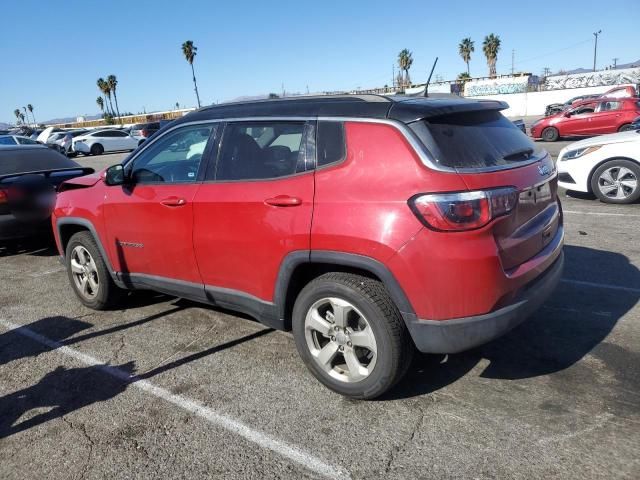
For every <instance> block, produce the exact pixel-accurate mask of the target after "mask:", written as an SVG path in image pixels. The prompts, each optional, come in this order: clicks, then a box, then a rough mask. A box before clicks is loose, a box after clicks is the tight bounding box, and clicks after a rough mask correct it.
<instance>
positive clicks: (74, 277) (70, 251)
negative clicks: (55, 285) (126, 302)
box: [65, 231, 125, 310]
mask: <svg viewBox="0 0 640 480" xmlns="http://www.w3.org/2000/svg"><path fill="white" fill-rule="evenodd" d="M65 265H66V267H67V276H68V277H69V283H71V287H72V288H73V291H74V292H75V294H76V296H77V297H78V299H79V300H80V301H81V302H82V304H83V305H85V306H86V307H89V308H91V309H93V310H108V309H109V308H112V307H114V306H116V305H117V304H119V303H120V301H121V300H122V299H123V298H124V296H125V290H122V289H121V288H118V286H117V285H116V284H115V283H114V282H113V279H112V278H111V274H110V273H109V270H108V269H107V265H106V263H105V261H104V259H103V258H102V255H101V254H100V249H98V246H97V245H96V242H95V240H94V239H93V235H91V233H89V232H87V231H85V232H78V233H76V234H75V235H73V236H72V237H71V239H70V240H69V243H68V244H67V248H66V253H65Z"/></svg>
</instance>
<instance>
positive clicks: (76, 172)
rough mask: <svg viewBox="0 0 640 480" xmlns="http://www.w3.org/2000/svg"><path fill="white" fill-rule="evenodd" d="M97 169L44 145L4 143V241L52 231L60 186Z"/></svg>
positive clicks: (0, 209) (0, 194) (0, 201)
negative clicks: (52, 219) (53, 212)
mask: <svg viewBox="0 0 640 480" xmlns="http://www.w3.org/2000/svg"><path fill="white" fill-rule="evenodd" d="M93 172H94V170H93V169H92V168H85V167H82V166H80V165H78V164H77V163H76V162H74V161H73V160H70V159H68V158H67V157H65V156H64V155H62V154H61V153H59V152H56V151H55V150H51V149H50V148H47V147H46V146H44V145H16V146H13V145H10V146H9V145H7V146H0V242H1V241H4V240H9V239H15V238H22V237H28V236H32V235H36V234H38V233H40V232H43V231H44V232H47V231H50V230H51V223H50V218H51V212H52V210H53V207H54V206H55V200H56V191H57V188H58V186H59V185H60V184H61V183H62V182H64V181H65V180H69V179H71V178H75V177H81V176H83V175H88V174H90V173H93Z"/></svg>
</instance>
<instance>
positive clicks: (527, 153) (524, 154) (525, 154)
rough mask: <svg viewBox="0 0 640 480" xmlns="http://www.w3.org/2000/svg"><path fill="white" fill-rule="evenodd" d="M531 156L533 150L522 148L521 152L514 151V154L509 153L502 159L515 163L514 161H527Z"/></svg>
mask: <svg viewBox="0 0 640 480" xmlns="http://www.w3.org/2000/svg"><path fill="white" fill-rule="evenodd" d="M531 155H533V148H523V149H522V150H516V151H515V152H511V153H510V154H508V155H505V156H504V157H502V159H503V160H507V161H515V160H522V159H525V160H528V159H530V158H531Z"/></svg>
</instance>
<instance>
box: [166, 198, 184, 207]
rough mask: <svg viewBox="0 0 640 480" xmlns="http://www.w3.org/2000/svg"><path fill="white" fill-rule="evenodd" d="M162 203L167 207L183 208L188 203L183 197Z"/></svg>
mask: <svg viewBox="0 0 640 480" xmlns="http://www.w3.org/2000/svg"><path fill="white" fill-rule="evenodd" d="M160 203H161V204H162V205H165V206H167V207H181V206H183V205H186V203H187V201H186V200H185V199H184V198H181V197H167V198H165V199H164V200H160Z"/></svg>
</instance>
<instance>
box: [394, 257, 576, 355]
mask: <svg viewBox="0 0 640 480" xmlns="http://www.w3.org/2000/svg"><path fill="white" fill-rule="evenodd" d="M563 266H564V253H563V252H560V255H559V256H558V258H557V259H556V260H555V262H554V263H553V264H552V265H551V266H550V267H549V268H548V269H547V270H546V271H545V272H544V273H543V274H541V275H540V276H538V277H537V278H536V279H535V280H533V281H532V282H531V283H529V284H527V285H525V286H524V287H523V288H522V289H521V292H520V293H519V294H518V296H517V297H516V299H515V300H514V302H513V303H511V304H510V305H508V306H506V307H503V308H500V309H498V310H495V311H493V312H490V313H487V314H484V315H477V316H472V317H465V318H456V319H452V320H419V319H416V318H415V317H413V316H412V317H413V318H407V317H405V322H406V324H407V327H408V329H409V333H410V334H411V337H412V338H413V341H414V342H415V344H416V347H417V348H418V350H420V351H421V352H424V353H457V352H462V351H464V350H468V349H470V348H473V347H477V346H478V345H482V344H484V343H487V342H489V341H491V340H493V339H495V338H498V337H499V336H501V335H503V334H505V333H506V332H508V331H509V330H511V329H512V328H514V327H516V326H517V325H519V324H520V323H522V322H523V321H524V320H526V319H527V317H528V316H529V315H531V314H532V313H533V312H534V311H535V310H537V309H538V307H540V305H542V303H544V301H545V300H546V299H547V298H548V297H549V296H550V295H551V293H552V292H553V290H554V289H555V288H556V286H557V285H558V282H559V281H560V277H561V276H562V269H563Z"/></svg>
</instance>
